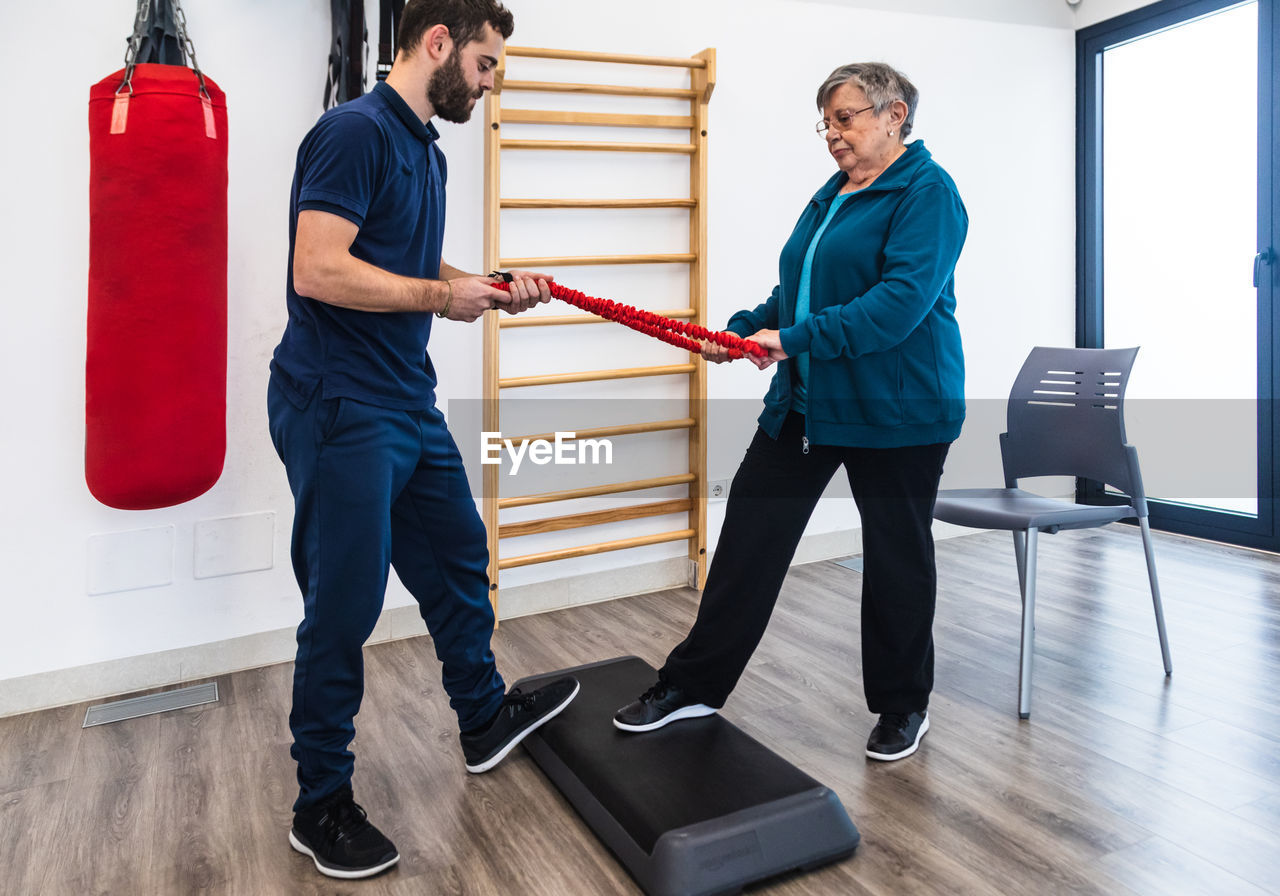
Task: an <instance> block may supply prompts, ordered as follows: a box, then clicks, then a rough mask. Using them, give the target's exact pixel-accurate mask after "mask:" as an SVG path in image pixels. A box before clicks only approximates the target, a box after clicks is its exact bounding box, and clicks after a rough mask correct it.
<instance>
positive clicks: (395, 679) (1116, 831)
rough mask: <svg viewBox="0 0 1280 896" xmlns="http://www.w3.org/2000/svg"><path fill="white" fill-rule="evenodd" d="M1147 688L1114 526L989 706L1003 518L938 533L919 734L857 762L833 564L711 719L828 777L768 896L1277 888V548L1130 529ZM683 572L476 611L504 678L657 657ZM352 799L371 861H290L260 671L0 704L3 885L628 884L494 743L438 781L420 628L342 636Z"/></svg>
mask: <svg viewBox="0 0 1280 896" xmlns="http://www.w3.org/2000/svg"><path fill="white" fill-rule="evenodd" d="M1156 550H1157V559H1158V563H1159V565H1160V572H1161V580H1162V585H1163V590H1164V598H1165V607H1166V610H1165V612H1166V616H1167V618H1168V623H1169V637H1170V642H1171V645H1172V650H1173V661H1174V676H1173V678H1172V679H1168V680H1166V678H1165V676H1164V674H1163V671H1162V669H1161V666H1160V654H1159V649H1158V646H1157V642H1156V636H1155V627H1154V624H1153V621H1152V615H1151V607H1150V600H1149V596H1148V592H1147V590H1146V589H1147V586H1146V576H1145V569H1144V566H1143V562H1142V551H1141V545H1140V541H1139V537H1138V534H1137V532H1136V530H1134V529H1131V528H1128V527H1123V526H1114V527H1110V528H1108V529H1106V530H1092V531H1088V532H1076V533H1062V534H1060V535H1058V536H1056V537H1053V538H1043V539H1041V555H1040V591H1039V609H1040V612H1039V615H1038V617H1037V622H1038V625H1037V648H1038V649H1037V654H1036V667H1035V688H1034V695H1033V707H1032V717H1031V719H1030V720H1029V721H1019V720H1018V717H1017V711H1016V710H1017V703H1016V700H1017V637H1018V618H1019V614H1018V606H1019V604H1018V598H1017V592H1016V587H1017V585H1016V575H1015V573H1014V566H1013V558H1012V548H1011V544H1010V542H1009V539H1008V536H1007V535H1004V534H982V535H974V536H969V537H964V538H958V539H952V540H949V541H945V542H942V543H940V544H939V546H938V570H939V578H940V586H939V603H938V619H937V626H936V629H935V640H936V642H937V669H936V672H937V686H936V690H935V692H934V697H933V702H932V704H931V706H930V716H931V721H932V729H931V731H930V733H929V735H928V737H926V738H925V740H924V743H923V745H922V747H921V749H920V752H919V753H918V754H917V755H915V756H913V757H911V758H909V759H907V760H904V761H901V762H895V763H876V762H869V761H867V760H866V759H865V758H864V755H863V746H864V744H865V740H866V736H867V733H868V731H869V729H870V727H871V725H872V723H873V721H874V720H873V717H872V716H871V715H870V714H869V713H868V712H867V710H866V708H865V705H864V702H863V697H862V684H861V677H860V672H859V664H858V649H857V645H858V590H859V584H860V582H859V576H858V574H857V573H855V572H850V571H849V570H846V569H844V568H842V567H840V566H838V565H836V564H835V563H830V562H824V563H814V564H810V565H807V566H802V567H797V568H795V569H794V570H793V571H792V572H791V575H790V576H789V577H788V579H787V583H786V587H785V588H784V591H783V594H782V598H781V600H780V602H779V606H778V610H777V612H776V613H775V615H774V619H773V623H772V625H771V627H770V629H769V632H768V634H767V635H766V637H765V640H764V642H763V644H762V645H761V647H760V649H759V651H758V652H757V654H756V656H755V659H754V660H753V662H752V664H751V666H750V668H749V669H748V672H747V675H746V676H745V677H744V679H743V681H742V683H741V685H740V686H739V688H738V690H737V691H736V692H735V694H734V695H733V697H732V699H731V700H730V702H729V705H728V706H726V707H725V710H724V715H725V717H726V718H728V719H730V720H731V721H733V722H735V723H737V724H738V725H739V726H741V727H742V728H744V729H745V730H747V731H748V732H749V733H751V734H752V735H754V736H755V737H757V738H758V739H760V740H761V741H763V742H764V743H765V744H767V745H768V746H770V747H771V748H772V749H774V750H775V751H776V752H778V753H779V754H781V755H782V756H784V757H786V758H787V759H789V760H791V761H792V762H794V763H796V764H797V765H799V766H800V767H801V768H802V769H804V770H805V771H808V772H809V773H810V774H812V775H813V776H814V777H816V778H818V779H819V780H820V781H822V782H823V783H825V784H827V785H828V786H829V787H831V788H833V789H834V790H835V791H836V793H837V794H838V795H839V797H840V799H841V800H842V801H843V802H844V804H845V806H846V807H847V808H848V810H849V813H850V815H851V816H852V818H853V819H854V821H855V822H856V824H857V825H858V827H859V828H860V830H861V832H862V835H863V840H862V844H861V846H860V847H859V848H858V851H857V853H856V855H855V856H854V857H853V858H851V859H849V860H846V861H844V862H841V863H839V864H836V865H831V866H827V867H826V868H823V869H820V870H818V871H816V872H812V873H809V874H805V875H796V876H792V877H787V878H783V879H779V880H775V881H771V882H769V883H767V884H764V885H762V886H760V887H759V888H758V892H761V893H768V894H788V896H801V894H834V893H839V894H845V893H849V894H864V893H865V894H903V893H940V894H941V893H945V894H960V893H993V894H994V893H999V894H1012V893H1018V894H1021V893H1037V894H1039V893H1077V892H1078V893H1106V894H1122V893H1145V894H1160V896H1165V894H1193V893H1205V894H1212V896H1226V894H1236V893H1280V699H1277V695H1278V694H1280V558H1277V557H1275V556H1272V555H1267V554H1260V553H1253V552H1248V551H1242V550H1235V549H1231V548H1227V547H1223V546H1219V545H1213V544H1206V543H1201V542H1196V541H1192V540H1189V539H1182V538H1177V537H1173V536H1165V535H1159V534H1157V546H1156ZM696 601H697V595H696V593H695V592H693V591H690V590H677V591H671V592H665V593H662V594H653V595H646V596H642V597H636V598H629V599H626V600H620V601H614V602H611V603H606V604H598V605H595V606H588V607H580V608H575V609H571V610H565V611H561V612H557V613H550V614H545V615H541V616H535V617H528V618H523V619H516V620H511V621H509V622H506V623H504V624H503V625H502V628H501V630H500V631H499V632H498V633H497V635H496V636H495V640H494V650H495V652H496V654H497V656H498V661H499V664H500V667H501V669H502V670H503V672H504V674H505V675H506V677H507V678H508V680H515V679H516V678H519V677H521V676H524V675H528V674H532V673H534V672H542V671H548V670H551V669H557V668H564V667H567V666H573V665H577V664H581V663H586V662H590V661H594V660H599V659H605V658H609V657H614V656H618V655H621V654H627V653H633V654H636V655H638V656H641V657H642V658H644V659H646V660H648V661H649V662H651V663H653V664H655V665H658V664H660V663H661V660H662V658H663V656H664V655H665V653H666V651H667V649H669V648H670V647H671V646H672V645H673V644H674V643H675V642H676V641H677V640H678V638H679V637H680V636H682V635H683V633H684V632H685V630H686V629H687V627H688V625H689V623H690V621H691V620H692V617H693V613H694V611H695V607H696ZM366 653H367V668H368V692H367V696H366V700H365V707H364V711H363V712H362V713H361V715H360V717H359V718H358V720H357V724H358V729H359V733H358V736H357V739H356V744H355V750H356V753H357V756H358V762H357V766H356V781H355V784H356V797H357V799H358V800H359V801H360V802H362V803H363V804H364V806H365V807H366V808H367V809H368V810H369V813H370V816H371V818H372V819H373V820H374V821H375V823H377V824H378V825H379V826H380V827H381V828H382V829H383V830H384V831H385V832H386V833H387V834H388V835H389V836H391V837H392V839H393V840H395V842H396V844H397V845H398V847H399V849H400V854H401V861H400V864H399V866H398V867H397V868H396V869H394V870H393V871H391V872H390V873H388V874H386V875H384V876H382V877H379V878H375V879H373V880H371V881H364V882H356V883H341V882H335V881H331V880H329V879H327V878H323V877H321V876H320V875H318V874H317V873H316V872H315V870H314V868H313V867H312V864H311V862H310V860H309V859H306V858H304V857H303V856H300V855H298V854H297V853H295V852H293V851H292V850H291V849H290V848H289V846H288V843H287V839H286V835H287V831H288V828H289V823H290V812H289V805H290V802H291V800H292V798H293V795H294V784H293V766H292V763H291V761H290V759H289V752H288V748H289V732H288V727H287V724H286V715H287V713H288V707H289V681H290V673H291V667H290V666H289V665H288V664H285V665H280V666H273V667H269V668H264V669H258V670H254V671H250V672H243V673H237V674H235V675H229V676H224V677H222V678H219V679H217V681H218V685H219V689H220V691H221V695H222V699H221V701H220V702H219V703H217V704H215V705H211V706H207V707H196V708H191V709H187V710H180V711H176V712H170V713H166V714H162V715H156V716H150V717H146V718H141V719H135V720H132V721H126V722H119V723H115V724H111V725H104V726H101V727H96V728H90V729H87V730H81V728H80V725H81V722H82V720H83V718H84V713H85V708H86V707H85V706H84V705H79V706H72V707H67V708H65V709H56V710H49V711H45V712H40V713H33V714H30V715H26V716H17V717H12V718H8V719H0V892H2V893H4V894H17V896H26V894H69V896H70V894H74V896H85V894H98V893H102V894H194V893H231V894H254V896H258V894H267V896H274V894H290V896H292V894H308V893H315V894H320V893H360V894H371V896H372V894H388V896H390V894H409V893H414V894H469V896H485V894H495V896H497V894H502V896H510V894H521V896H522V894H548V896H576V894H629V893H637V892H639V891H638V889H637V888H636V886H635V885H634V883H632V881H631V879H630V878H629V877H628V876H627V874H626V873H625V872H624V871H623V870H622V869H621V867H620V866H619V865H618V864H617V863H616V862H615V861H614V859H613V858H612V857H611V855H610V854H609V853H608V852H607V851H606V850H605V849H604V848H603V847H602V846H600V844H599V843H598V842H597V841H596V839H595V838H594V837H593V836H592V834H591V832H590V831H589V830H588V829H587V828H586V827H585V826H584V824H583V823H582V822H581V821H580V820H579V818H578V817H577V816H576V815H575V814H574V812H573V810H572V809H571V808H570V807H569V806H568V804H567V803H565V802H564V800H563V799H562V798H561V797H560V796H559V794H558V793H557V792H556V791H555V790H554V789H552V787H551V786H550V785H549V784H548V783H547V782H546V780H545V779H544V778H543V777H542V776H541V775H540V773H539V772H538V770H537V768H536V767H535V766H534V765H533V763H532V761H531V760H530V758H529V757H528V756H527V755H526V754H525V753H524V752H523V751H517V752H515V753H513V754H512V756H511V757H510V758H509V759H508V760H507V761H506V762H505V763H504V764H503V765H501V766H499V767H498V768H497V769H495V770H494V771H493V772H490V773H489V774H486V775H467V774H466V773H465V772H464V771H463V769H462V756H461V752H460V749H459V746H458V740H457V731H456V728H455V722H454V719H453V716H452V714H451V713H450V711H449V709H448V704H447V701H446V699H445V697H444V695H443V694H442V693H441V690H440V687H439V684H438V681H439V666H438V663H437V661H436V659H435V656H434V654H433V653H432V649H431V643H430V641H429V640H427V639H417V640H411V641H400V642H397V643H392V644H385V645H379V646H377V647H373V648H370V649H369V650H367V652H366Z"/></svg>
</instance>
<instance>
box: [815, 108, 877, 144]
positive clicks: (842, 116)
mask: <svg viewBox="0 0 1280 896" xmlns="http://www.w3.org/2000/svg"><path fill="white" fill-rule="evenodd" d="M874 108H875V104H872V105H870V106H867V107H866V109H853V110H849V109H842V110H840V111H839V112H837V113H836V120H835V121H827V119H825V118H824V119H822V121H820V122H818V123H817V124H815V125H814V126H813V129H814V130H815V131H817V132H818V136H819V137H826V136H827V130H828V129H830V128H835V129H836V132H837V133H844V132H845V131H847V130H849V128H850V127H852V126H853V117H854V116H855V115H860V114H862V113H863V112H866V111H867V109H874Z"/></svg>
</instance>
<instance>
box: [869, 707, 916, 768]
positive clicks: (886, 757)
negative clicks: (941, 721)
mask: <svg viewBox="0 0 1280 896" xmlns="http://www.w3.org/2000/svg"><path fill="white" fill-rule="evenodd" d="M928 730H929V715H928V713H926V714H925V717H924V721H923V722H921V723H920V730H919V731H917V732H916V739H915V741H914V742H913V743H912V744H911V745H910V746H909V747H907V748H906V749H905V750H902V751H901V752H898V753H873V752H871V751H870V750H867V756H868V757H869V758H871V759H878V760H880V761H881V762H892V761H893V760H895V759H906V758H907V757H908V756H910V755H911V754H912V753H914V752H915V751H916V750H918V749H919V748H920V740H921V739H922V738H923V737H924V733H925V732H926V731H928Z"/></svg>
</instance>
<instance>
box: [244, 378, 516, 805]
mask: <svg viewBox="0 0 1280 896" xmlns="http://www.w3.org/2000/svg"><path fill="white" fill-rule="evenodd" d="M267 410H268V414H269V418H270V425H271V439H272V442H273V443H274V444H275V447H276V451H277V453H278V454H279V455H280V459H281V460H282V461H284V465H285V470H286V471H287V473H288V477H289V488H290V489H291V490H292V492H293V498H294V522H293V546H292V556H293V568H294V574H295V575H296V576H297V579H298V586H299V588H300V589H301V591H302V598H303V620H302V624H301V625H300V626H298V653H297V659H296V662H295V665H294V674H293V710H292V712H291V713H290V715H289V727H290V729H291V730H292V731H293V738H294V743H293V749H292V755H293V758H294V759H295V760H296V761H297V763H298V785H299V795H298V800H297V802H296V803H295V804H294V810H295V811H298V810H300V809H304V808H306V807H308V806H310V805H313V804H315V803H316V802H317V801H319V800H321V799H323V798H324V797H325V796H328V795H329V794H331V793H333V792H335V791H337V790H339V789H340V788H342V787H343V786H344V785H346V784H347V783H348V782H349V781H350V780H351V775H352V770H353V768H354V763H355V758H354V756H353V755H352V753H351V751H350V750H349V749H348V747H349V745H350V743H351V740H352V738H353V737H354V736H355V716H356V713H357V712H359V710H360V701H361V698H362V697H363V695H364V657H363V647H364V642H365V641H366V640H367V639H368V637H369V635H370V633H371V632H372V631H373V627H374V624H375V623H376V622H377V621H378V616H379V614H380V613H381V612H382V603H383V598H384V596H385V594H386V588H387V578H388V570H389V568H390V567H392V566H394V567H395V570H396V574H397V575H398V576H399V578H400V581H401V582H403V583H404V586H405V587H406V588H407V589H408V590H409V592H410V593H411V594H412V595H413V596H414V598H415V599H416V600H417V602H418V606H419V609H420V611H421V613H422V618H423V619H424V620H425V621H426V624H427V629H428V631H429V632H430V633H431V637H432V641H433V643H434V645H435V650H436V656H437V657H438V658H439V660H440V662H441V664H442V666H443V669H442V678H443V684H444V689H445V691H446V693H448V695H449V702H450V705H451V706H452V707H453V709H454V711H455V712H456V713H457V715H458V722H459V727H460V728H462V729H464V730H465V729H467V728H472V727H476V726H478V725H480V724H482V723H484V722H485V721H487V720H488V719H489V718H491V717H492V716H493V714H494V713H495V712H497V710H498V706H499V705H500V704H501V702H502V697H503V695H504V693H505V690H506V688H505V685H504V683H503V681H502V677H501V676H500V675H499V674H498V670H497V666H496V665H495V663H494V658H493V652H492V650H491V649H490V646H489V642H490V638H491V637H492V634H493V625H494V616H493V609H492V607H491V605H490V603H489V578H488V571H487V567H488V560H489V552H488V546H487V542H486V539H485V530H484V524H483V523H482V522H481V520H480V516H479V514H478V513H477V512H476V505H475V500H474V498H473V497H472V494H471V490H470V488H469V487H468V485H467V478H466V473H465V471H464V470H463V466H462V458H461V456H460V455H459V453H458V448H457V446H456V445H455V444H454V441H453V437H452V436H451V435H450V434H449V430H448V428H447V427H446V426H445V421H444V416H443V415H442V414H441V413H440V411H439V410H438V409H436V408H434V407H433V408H431V409H429V410H424V411H401V410H393V409H388V408H380V407H374V406H372V405H368V404H363V403H361V402H358V401H355V400H353V399H350V398H336V399H325V398H321V397H320V390H319V389H317V390H316V392H315V394H313V395H312V397H311V399H310V401H309V402H308V403H307V404H306V405H305V406H302V407H299V406H298V404H297V403H296V402H294V401H292V400H291V399H290V397H289V396H288V395H287V394H286V392H285V391H284V390H283V389H281V388H280V386H279V384H278V383H277V382H276V381H275V378H274V376H273V378H272V381H271V384H270V386H269V387H268V390H267Z"/></svg>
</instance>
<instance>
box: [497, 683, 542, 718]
mask: <svg viewBox="0 0 1280 896" xmlns="http://www.w3.org/2000/svg"><path fill="white" fill-rule="evenodd" d="M537 702H538V697H537V695H536V694H526V693H525V692H524V691H522V690H520V689H519V688H512V689H511V693H510V694H507V696H505V697H503V698H502V708H503V710H504V711H506V712H509V713H512V714H514V713H515V711H516V710H518V709H523V710H524V711H525V712H533V708H534V704H535V703H537Z"/></svg>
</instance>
